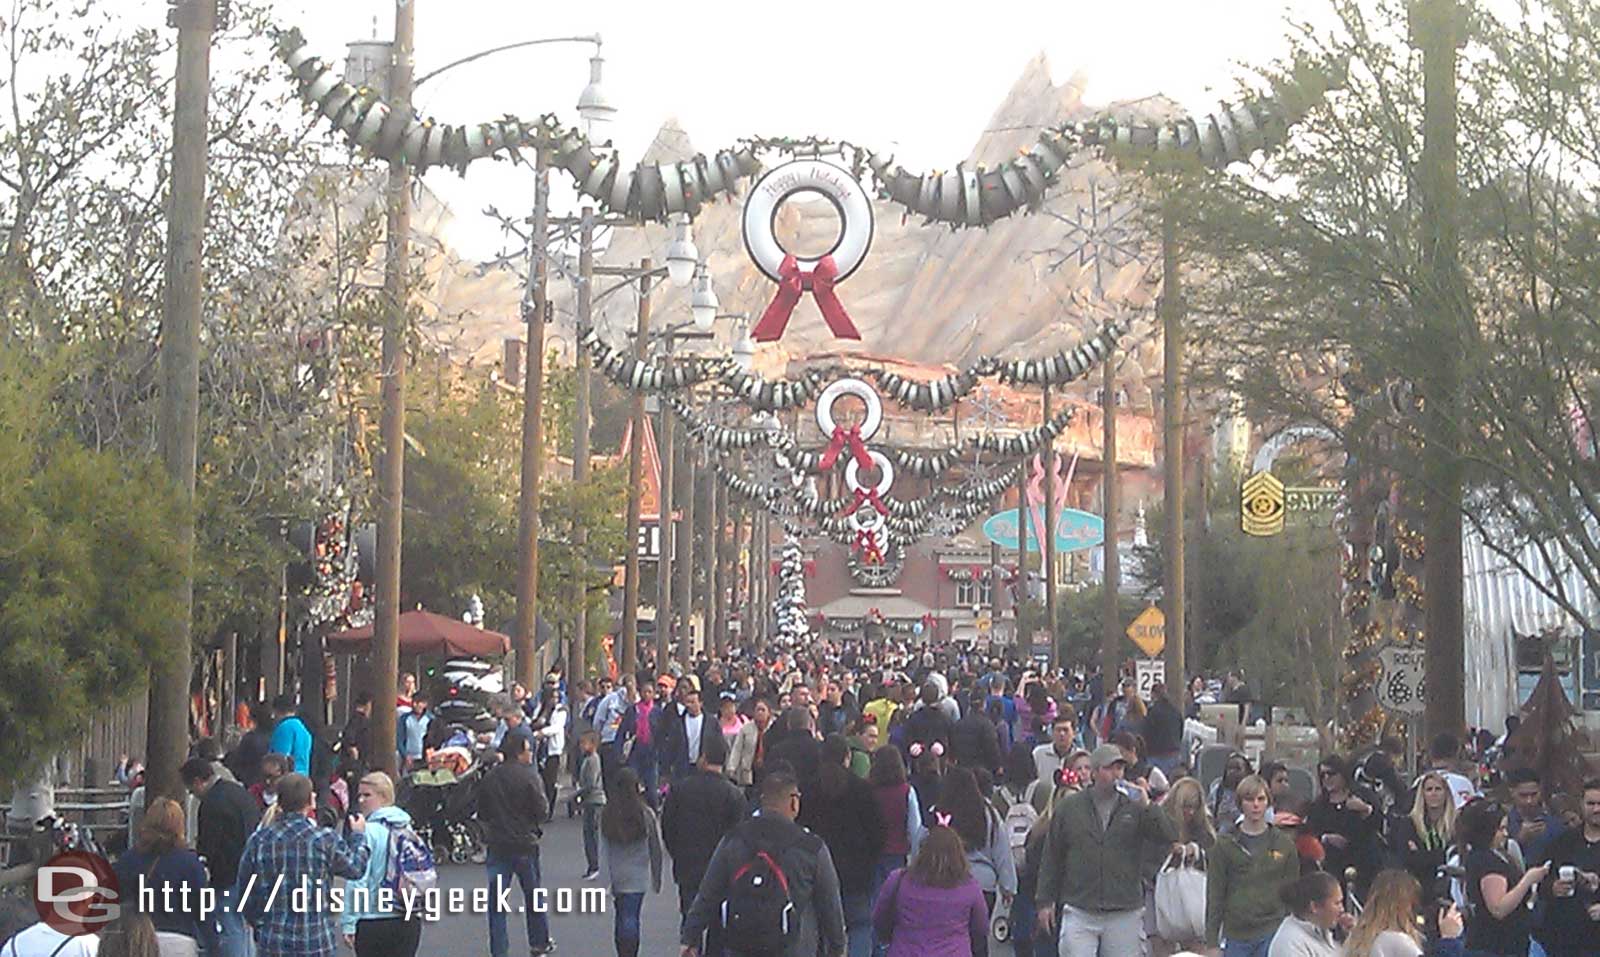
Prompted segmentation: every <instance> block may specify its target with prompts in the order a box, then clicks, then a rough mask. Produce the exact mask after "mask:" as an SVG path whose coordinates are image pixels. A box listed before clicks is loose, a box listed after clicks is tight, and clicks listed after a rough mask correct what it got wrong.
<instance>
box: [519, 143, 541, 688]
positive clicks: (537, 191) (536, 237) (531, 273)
mask: <svg viewBox="0 0 1600 957" xmlns="http://www.w3.org/2000/svg"><path fill="white" fill-rule="evenodd" d="M534 174H535V181H534V188H533V197H534V198H533V232H532V233H531V234H530V236H529V237H528V294H527V295H526V296H524V297H523V299H522V314H523V319H524V320H525V321H526V322H527V323H528V330H527V335H528V347H527V348H526V349H525V350H524V352H525V353H526V358H525V360H524V361H525V363H526V369H525V370H524V373H523V377H522V482H521V486H520V489H519V491H518V495H517V625H516V628H515V633H514V634H513V635H512V636H511V639H512V649H513V650H514V651H515V653H516V657H517V680H518V681H519V682H521V683H522V686H523V687H524V688H527V689H529V691H530V692H531V691H532V690H533V689H534V688H536V687H538V686H539V674H538V668H537V667H536V665H538V661H537V660H536V658H535V650H534V649H535V648H536V646H537V645H538V643H539V480H540V479H541V478H542V475H541V472H542V471H543V469H544V323H545V318H546V316H545V310H546V309H547V308H548V306H549V302H548V288H547V284H548V282H549V275H550V268H549V262H550V258H549V254H548V250H547V249H546V248H545V245H546V243H548V242H549V238H550V237H549V231H550V167H549V156H548V154H547V153H546V151H545V148H544V147H543V146H539V147H537V148H536V149H535V150H534Z"/></svg>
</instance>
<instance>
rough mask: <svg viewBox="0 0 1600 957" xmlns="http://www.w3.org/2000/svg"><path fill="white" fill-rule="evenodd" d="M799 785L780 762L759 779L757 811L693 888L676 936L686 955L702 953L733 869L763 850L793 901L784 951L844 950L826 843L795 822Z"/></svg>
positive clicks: (795, 954) (811, 954)
mask: <svg viewBox="0 0 1600 957" xmlns="http://www.w3.org/2000/svg"><path fill="white" fill-rule="evenodd" d="M801 806H802V805H801V802H800V786H799V784H797V783H796V781H795V778H794V776H793V775H792V774H789V773H787V772H786V771H783V770H781V769H778V768H773V769H772V770H771V771H769V772H768V774H767V776H766V778H765V779H764V780H763V781H762V782H761V813H760V814H759V815H757V816H755V817H751V818H746V819H745V820H743V821H741V822H739V826H738V827H735V828H734V829H733V832H732V833H731V834H729V835H728V836H727V838H726V839H725V840H723V842H722V843H721V844H719V845H718V846H717V852H716V853H715V854H713V855H712V856H711V863H710V864H709V865H707V867H706V876H705V880H703V881H701V882H700V888H699V890H698V891H697V892H696V893H695V898H694V903H693V904H692V905H690V907H689V915H688V916H687V917H685V918H684V919H683V928H682V931H681V934H680V937H679V940H680V942H681V943H682V944H683V954H684V957H695V955H697V954H699V953H700V940H701V938H702V937H704V936H705V933H706V930H707V928H709V927H711V926H712V925H713V924H716V923H717V922H718V920H719V919H720V917H719V915H720V912H721V909H722V904H723V902H724V901H725V900H727V898H728V890H729V888H730V887H732V885H733V880H734V874H735V873H736V872H737V871H738V870H739V869H740V868H741V867H744V866H745V865H746V864H748V863H749V862H750V861H752V860H754V859H755V857H756V855H757V853H759V852H763V851H764V852H766V853H767V854H768V855H770V856H771V857H773V858H774V859H775V860H776V861H777V862H778V864H779V866H780V867H781V868H782V870H783V873H784V877H785V879H786V880H787V881H788V885H789V900H790V902H791V903H792V904H793V906H794V916H795V920H794V923H793V924H792V925H791V927H790V932H789V936H788V938H787V939H786V941H785V947H784V949H783V952H782V957H815V955H817V954H828V955H836V954H840V953H843V952H844V948H845V929H844V906H843V904H841V903H840V899H839V874H838V872H837V871H836V870H834V866H833V856H832V855H831V854H830V853H829V852H828V845H827V844H825V843H823V841H822V839H821V838H819V837H817V836H816V835H815V834H812V833H811V832H809V831H807V830H806V829H805V828H803V827H801V826H800V825H799V824H797V823H795V818H796V817H798V816H799V814H800V808H801Z"/></svg>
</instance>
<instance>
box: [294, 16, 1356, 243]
mask: <svg viewBox="0 0 1600 957" xmlns="http://www.w3.org/2000/svg"><path fill="white" fill-rule="evenodd" d="M277 52H278V56H279V58H280V59H281V60H283V62H284V63H285V64H287V65H288V67H289V70H290V72H291V73H292V74H293V75H294V78H295V80H296V81H297V83H298V85H299V91H300V98H301V100H302V102H303V103H304V104H305V105H306V106H307V107H308V108H314V109H316V110H317V112H318V113H320V114H321V115H322V116H324V117H326V118H327V119H328V121H329V122H330V123H331V124H332V125H333V126H334V128H336V129H338V130H340V131H341V132H342V133H344V135H345V137H346V138H347V139H348V140H349V141H350V143H351V145H352V146H354V147H356V148H357V149H359V150H361V151H362V152H364V153H366V154H368V155H371V156H374V157H377V158H379V159H382V160H385V161H389V162H395V161H404V162H405V163H407V164H408V165H410V166H412V167H414V168H416V169H418V170H419V171H420V170H425V169H427V168H429V167H432V166H449V167H451V168H453V169H455V170H457V171H459V172H462V173H463V174H464V173H465V171H466V168H467V167H468V166H469V165H470V164H471V163H473V162H475V161H477V160H480V159H483V158H484V157H491V156H492V157H498V156H499V155H501V154H506V155H510V156H512V157H514V158H515V157H516V156H517V155H518V152H519V151H520V150H522V149H545V150H549V151H550V152H551V153H552V159H553V164H554V165H555V166H556V167H558V168H560V169H563V170H565V171H566V172H567V173H568V174H570V175H571V176H572V179H573V182H574V185H575V186H576V187H577V189H578V191H579V192H581V193H582V194H584V195H585V196H588V197H590V198H591V199H593V200H595V201H596V202H598V203H599V204H600V205H601V206H603V207H604V208H605V209H606V210H607V211H609V212H611V213H613V214H620V215H625V216H627V217H628V218H630V219H634V220H637V221H641V222H663V221H665V220H666V219H668V218H669V217H671V216H674V215H678V214H686V215H688V216H690V217H691V218H692V217H694V216H697V215H698V214H699V212H700V209H701V208H702V205H703V204H704V203H706V202H711V201H714V200H715V199H716V198H717V197H719V196H724V195H733V194H734V193H735V192H736V191H737V188H738V182H739V180H740V179H742V178H745V177H749V176H753V175H755V174H756V173H757V172H758V171H759V170H760V168H761V163H760V160H759V159H758V157H757V153H758V152H782V153H785V154H788V155H794V154H796V153H798V152H811V153H812V154H813V155H814V154H815V153H816V152H818V151H820V150H821V149H823V148H831V149H836V150H838V151H839V152H841V153H844V154H849V156H850V164H849V165H850V167H851V172H852V175H854V176H857V177H864V176H868V175H870V176H871V177H872V179H873V180H874V181H875V183H876V186H877V189H878V195H879V196H880V198H883V199H886V200H889V201H892V202H894V203H897V204H899V205H900V206H902V207H904V208H905V209H906V211H907V212H908V213H916V214H918V215H920V216H923V217H925V218H926V219H927V220H928V221H929V222H939V223H944V224H946V225H949V226H952V227H957V228H960V227H972V226H987V225H988V224H990V223H992V222H995V221H997V220H1000V219H1004V218H1006V217H1008V216H1011V215H1012V214H1014V213H1016V212H1018V211H1020V210H1022V209H1030V210H1032V209H1037V208H1038V207H1039V205H1040V204H1041V203H1042V202H1043V201H1044V200H1045V198H1046V197H1047V196H1048V195H1049V193H1050V191H1051V189H1052V188H1054V187H1055V185H1056V184H1057V183H1058V181H1059V177H1060V172H1061V170H1062V168H1063V167H1065V166H1066V165H1067V164H1068V163H1069V161H1070V160H1071V159H1072V157H1073V156H1075V155H1076V154H1077V153H1080V152H1082V151H1084V150H1086V149H1096V148H1098V149H1105V150H1107V151H1109V152H1112V153H1114V154H1115V155H1116V156H1119V157H1121V156H1128V157H1131V158H1133V159H1136V160H1137V159H1142V158H1147V157H1179V156H1191V157H1194V158H1195V159H1197V160H1198V161H1199V162H1201V163H1203V164H1205V165H1207V166H1210V167H1213V168H1220V167H1223V166H1226V165H1228V164H1229V163H1233V162H1240V161H1244V160H1247V159H1249V157H1250V156H1251V155H1252V154H1253V153H1254V152H1255V151H1256V150H1259V149H1271V148H1274V147H1276V146H1277V145H1278V144H1280V143H1282V142H1283V141H1284V140H1285V139H1286V138H1287V135H1288V130H1289V127H1290V126H1291V125H1292V124H1293V123H1294V122H1295V121H1297V120H1298V119H1299V118H1300V117H1301V116H1303V115H1304V114H1305V113H1306V112H1307V111H1308V110H1310V109H1311V107H1312V106H1314V105H1315V104H1316V103H1318V102H1320V101H1321V100H1322V99H1323V98H1324V97H1325V96H1326V94H1327V92H1328V91H1329V90H1331V89H1336V88H1338V87H1340V86H1342V85H1343V83H1344V76H1345V68H1346V64H1342V63H1331V64H1326V65H1323V66H1322V67H1321V68H1318V69H1307V70H1301V71H1296V72H1295V73H1293V74H1292V75H1290V76H1288V77H1286V78H1285V79H1283V80H1281V81H1279V82H1278V83H1277V84H1276V85H1275V87H1274V88H1273V90H1272V91H1271V93H1269V94H1267V95H1264V96H1258V97H1253V98H1251V99H1248V100H1246V101H1245V102H1244V103H1242V104H1239V105H1236V106H1227V105H1224V106H1223V107H1221V108H1220V109H1218V110H1217V111H1216V112H1214V113H1210V114H1207V115H1204V116H1195V117H1188V118H1184V119H1181V120H1178V121H1176V122H1171V123H1164V124H1147V123H1131V124H1130V123H1121V122H1119V121H1117V120H1115V119H1113V118H1111V117H1109V116H1106V115H1102V116H1099V117H1096V118H1093V119H1090V120H1087V121H1085V122H1081V123H1066V124H1062V125H1060V126H1056V127H1052V128H1049V129H1046V130H1044V131H1043V132H1041V133H1040V135H1039V140H1038V142H1036V143H1035V144H1034V145H1033V146H1032V147H1031V148H1030V149H1028V150H1025V151H1023V152H1022V153H1021V154H1020V155H1018V156H1017V157H1016V158H1014V159H1011V160H1008V161H1007V162H1005V163H1002V164H1000V165H999V166H996V167H992V168H991V167H987V166H984V165H981V164H980V165H975V166H968V165H967V164H966V163H958V164H956V165H955V167H954V168H952V169H951V170H949V171H948V172H932V173H920V174H919V173H912V172H908V171H906V170H905V169H904V168H903V167H900V166H897V165H895V162H894V157H893V155H886V154H882V153H878V152H875V151H873V150H870V149H865V148H862V147H857V146H852V145H851V144H848V143H834V142H831V141H827V140H822V139H817V138H810V139H807V140H804V141H799V140H794V139H760V138H751V139H748V140H746V141H744V142H743V143H742V144H741V145H740V146H739V147H738V148H737V149H724V150H721V151H719V152H717V153H716V154H715V155H714V156H712V157H707V156H705V155H704V154H698V155H696V156H694V157H693V158H692V159H689V160H685V161H683V162H680V163H641V164H639V165H638V166H636V167H634V168H632V169H628V168H625V167H624V166H623V164H622V161H621V159H620V158H619V156H618V155H617V153H616V152H615V151H614V150H611V149H609V146H610V144H606V145H605V146H604V147H602V148H599V149H597V148H596V147H595V146H594V144H592V143H591V142H590V141H589V140H588V138H587V137H585V136H584V135H583V134H582V133H581V132H579V131H578V130H576V129H574V128H571V127H568V126H565V125H563V124H562V123H561V122H560V121H559V120H558V119H557V118H556V117H555V116H554V115H551V114H546V115H545V116H543V117H542V118H541V119H540V120H539V121H538V122H537V123H530V122H526V121H523V120H520V119H518V118H516V117H514V116H506V117H504V118H503V119H501V120H499V121H496V122H493V123H477V124H469V125H466V126H452V125H445V124H438V123H435V122H434V121H433V120H431V119H422V118H420V117H418V116H417V115H416V113H415V112H414V111H410V110H406V111H401V110H397V109H395V108H394V107H392V106H390V105H389V104H388V103H387V102H385V101H384V100H383V99H382V98H381V97H379V96H377V94H376V93H375V92H374V91H372V90H370V89H366V88H359V89H358V88H356V87H354V86H352V85H350V84H349V83H346V82H344V81H343V80H342V79H341V78H340V75H339V70H338V69H337V68H336V67H335V65H334V64H332V63H330V62H328V61H325V60H322V59H319V58H317V57H315V56H313V55H312V52H311V49H310V46H309V45H308V44H307V43H306V41H305V36H304V35H303V34H302V33H301V32H300V31H299V30H298V29H294V30H288V31H281V32H279V33H278V35H277Z"/></svg>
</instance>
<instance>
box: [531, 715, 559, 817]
mask: <svg viewBox="0 0 1600 957" xmlns="http://www.w3.org/2000/svg"><path fill="white" fill-rule="evenodd" d="M539 718H540V720H541V722H542V723H541V724H540V725H539V727H538V729H537V730H535V731H534V733H533V734H534V738H535V740H536V741H537V742H538V750H537V754H538V761H539V776H540V777H541V778H543V779H544V796H545V803H546V804H547V805H548V806H549V807H551V808H554V807H555V806H556V778H557V777H558V776H559V775H560V774H561V755H562V753H563V747H564V745H565V744H566V741H567V706H566V705H564V704H562V703H561V692H559V691H557V690H556V689H555V688H554V687H552V686H550V685H546V686H545V689H544V690H543V691H541V692H540V693H539Z"/></svg>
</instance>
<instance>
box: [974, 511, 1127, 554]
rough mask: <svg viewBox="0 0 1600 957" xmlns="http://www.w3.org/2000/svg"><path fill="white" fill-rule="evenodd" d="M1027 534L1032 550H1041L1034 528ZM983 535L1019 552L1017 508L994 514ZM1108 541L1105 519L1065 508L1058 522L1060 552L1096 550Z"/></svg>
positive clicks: (984, 525)
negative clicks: (1096, 547) (1017, 548)
mask: <svg viewBox="0 0 1600 957" xmlns="http://www.w3.org/2000/svg"><path fill="white" fill-rule="evenodd" d="M1028 524H1029V525H1030V526H1031V525H1032V524H1033V523H1032V522H1029V523H1028ZM1026 534H1027V542H1028V550H1029V551H1038V550H1039V541H1038V536H1036V535H1034V534H1033V529H1032V528H1029V529H1027V532H1026ZM983 535H984V537H985V538H987V539H988V540H989V541H991V542H993V543H994V544H996V545H999V546H1000V547H1001V548H1010V549H1015V548H1016V547H1017V510H1016V509H1014V508H1013V509H1008V510H1006V511H1004V512H1000V513H999V514H996V515H991V516H990V517H989V520H988V521H986V522H984V523H983ZM1105 540H1106V523H1105V520H1104V519H1102V518H1101V517H1100V516H1098V515H1095V514H1094V513H1092V512H1083V511H1079V510H1078V509H1075V508H1064V509H1062V510H1061V517H1060V518H1058V519H1056V551H1057V552H1062V553H1065V552H1079V551H1083V550H1084V549H1086V548H1094V547H1095V546H1097V545H1099V544H1101V543H1102V542H1104V541H1105Z"/></svg>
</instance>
